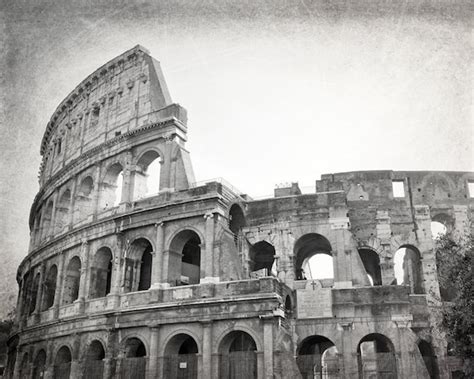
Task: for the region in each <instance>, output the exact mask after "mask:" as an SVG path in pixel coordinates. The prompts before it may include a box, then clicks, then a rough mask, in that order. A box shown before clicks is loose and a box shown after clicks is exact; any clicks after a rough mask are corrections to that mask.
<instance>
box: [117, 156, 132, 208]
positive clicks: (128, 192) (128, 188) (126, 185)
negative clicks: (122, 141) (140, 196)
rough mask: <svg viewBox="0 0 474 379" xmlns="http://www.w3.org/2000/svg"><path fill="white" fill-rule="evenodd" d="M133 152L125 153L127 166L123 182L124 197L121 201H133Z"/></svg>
mask: <svg viewBox="0 0 474 379" xmlns="http://www.w3.org/2000/svg"><path fill="white" fill-rule="evenodd" d="M132 158H133V157H132V152H131V151H127V153H126V154H125V162H126V163H125V167H124V170H123V182H122V198H121V199H120V202H121V203H127V204H128V203H131V202H132V201H133V190H134V178H135V173H134V171H133V169H132Z"/></svg>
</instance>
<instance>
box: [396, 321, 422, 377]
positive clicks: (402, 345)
mask: <svg viewBox="0 0 474 379" xmlns="http://www.w3.org/2000/svg"><path fill="white" fill-rule="evenodd" d="M392 320H393V321H394V323H395V325H396V327H397V335H398V352H394V353H396V354H395V355H396V356H397V358H398V359H397V374H398V375H399V377H401V378H416V377H417V374H416V366H415V365H414V364H413V354H410V350H411V347H412V346H413V345H412V344H411V343H410V342H411V339H410V338H409V336H407V335H406V334H407V333H408V332H409V329H408V328H409V327H410V326H411V320H409V319H408V318H404V317H403V316H402V317H400V318H396V316H392Z"/></svg>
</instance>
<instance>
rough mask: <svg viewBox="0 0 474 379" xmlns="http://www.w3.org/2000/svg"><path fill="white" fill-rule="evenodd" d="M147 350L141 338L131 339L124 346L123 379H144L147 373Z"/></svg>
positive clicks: (122, 360)
mask: <svg viewBox="0 0 474 379" xmlns="http://www.w3.org/2000/svg"><path fill="white" fill-rule="evenodd" d="M146 357H147V350H146V347H145V344H144V343H143V342H142V340H141V339H140V338H137V337H129V338H127V339H126V340H125V341H124V344H123V358H122V359H121V376H120V377H121V378H123V379H135V378H136V379H144V378H145V373H146V362H147V360H146Z"/></svg>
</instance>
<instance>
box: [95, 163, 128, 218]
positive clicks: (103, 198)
mask: <svg viewBox="0 0 474 379" xmlns="http://www.w3.org/2000/svg"><path fill="white" fill-rule="evenodd" d="M122 185H123V167H122V165H121V164H120V163H114V164H112V165H110V166H109V167H108V168H107V171H106V172H105V175H104V179H103V180H102V183H101V184H100V192H99V209H101V210H106V209H110V208H113V207H116V206H117V205H119V203H120V201H121V198H122Z"/></svg>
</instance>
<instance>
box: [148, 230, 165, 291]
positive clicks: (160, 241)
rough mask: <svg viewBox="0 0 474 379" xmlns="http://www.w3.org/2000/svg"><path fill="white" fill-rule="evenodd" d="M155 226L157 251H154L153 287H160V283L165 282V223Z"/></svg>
mask: <svg viewBox="0 0 474 379" xmlns="http://www.w3.org/2000/svg"><path fill="white" fill-rule="evenodd" d="M155 228H156V238H155V251H154V252H153V263H152V265H153V266H152V272H151V283H152V288H158V287H159V285H160V283H162V282H163V250H164V247H163V245H164V223H163V222H161V223H159V224H155Z"/></svg>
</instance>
